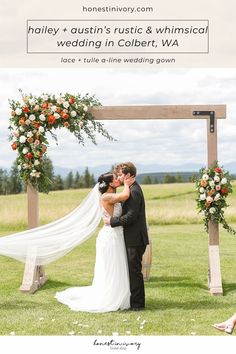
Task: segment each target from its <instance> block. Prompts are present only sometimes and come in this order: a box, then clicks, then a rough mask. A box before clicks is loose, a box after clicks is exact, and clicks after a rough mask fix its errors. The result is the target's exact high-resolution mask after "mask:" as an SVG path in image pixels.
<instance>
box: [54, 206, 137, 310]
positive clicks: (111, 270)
mask: <svg viewBox="0 0 236 354" xmlns="http://www.w3.org/2000/svg"><path fill="white" fill-rule="evenodd" d="M121 212H122V208H121V205H120V204H118V203H117V204H115V206H114V213H113V215H114V216H119V215H121ZM55 298H56V299H57V300H58V301H59V302H61V303H62V304H65V305H67V306H68V307H69V308H70V309H71V310H72V311H85V312H109V311H117V310H119V309H120V310H125V309H128V308H129V307H130V288H129V275H128V265H127V256H126V249H125V243H124V235H123V229H122V227H115V228H112V227H111V226H105V225H104V226H103V228H102V229H101V230H100V232H99V234H98V236H97V240H96V262H95V268H94V278H93V282H92V285H91V286H83V287H74V288H69V289H66V290H65V291H62V292H57V293H56V295H55Z"/></svg>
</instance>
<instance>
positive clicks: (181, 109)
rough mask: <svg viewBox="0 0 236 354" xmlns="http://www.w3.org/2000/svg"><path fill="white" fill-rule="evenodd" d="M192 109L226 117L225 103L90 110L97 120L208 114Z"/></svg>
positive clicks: (116, 107) (110, 107)
mask: <svg viewBox="0 0 236 354" xmlns="http://www.w3.org/2000/svg"><path fill="white" fill-rule="evenodd" d="M194 111H214V112H215V118H217V119H225V118H226V105H146V106H145V105H143V106H101V107H93V108H91V109H90V112H91V113H92V114H93V116H94V117H95V119H98V120H123V119H124V120H135V119H195V120H196V119H206V118H208V116H197V117H196V116H194V115H193V112H194Z"/></svg>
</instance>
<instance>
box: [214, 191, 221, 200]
mask: <svg viewBox="0 0 236 354" xmlns="http://www.w3.org/2000/svg"><path fill="white" fill-rule="evenodd" d="M220 198H221V197H220V193H217V194H216V196H215V198H214V200H215V201H217V200H219V199H220Z"/></svg>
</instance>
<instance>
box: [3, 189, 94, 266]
mask: <svg viewBox="0 0 236 354" xmlns="http://www.w3.org/2000/svg"><path fill="white" fill-rule="evenodd" d="M100 196H101V194H100V192H99V190H98V184H96V185H95V187H94V188H93V189H92V190H91V191H90V193H89V194H88V196H87V197H86V198H85V199H84V200H83V201H82V203H81V204H80V205H79V206H78V207H77V208H76V209H74V210H73V211H72V212H71V213H70V214H68V215H66V216H64V217H63V218H61V219H58V220H56V221H54V222H52V223H49V224H47V225H43V226H40V227H37V228H35V229H31V230H27V231H23V232H18V233H16V234H13V235H9V236H5V237H0V255H4V256H8V257H11V258H14V259H16V260H18V261H21V262H23V263H24V262H26V258H27V256H30V255H34V256H35V257H36V265H44V264H48V263H51V262H52V261H55V260H56V259H58V258H60V257H62V256H64V255H65V254H66V253H68V252H70V251H71V250H72V249H73V248H74V247H76V246H77V245H79V244H80V243H82V242H84V241H86V240H87V239H88V238H89V237H90V236H91V234H92V232H93V231H94V230H95V229H96V227H97V226H98V224H99V222H100V220H101V206H100Z"/></svg>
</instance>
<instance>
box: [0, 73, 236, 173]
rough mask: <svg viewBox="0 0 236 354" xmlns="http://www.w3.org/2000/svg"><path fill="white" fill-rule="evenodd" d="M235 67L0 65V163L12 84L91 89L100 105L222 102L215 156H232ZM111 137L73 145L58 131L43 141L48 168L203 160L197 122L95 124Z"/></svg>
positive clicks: (7, 156) (7, 152)
mask: <svg viewBox="0 0 236 354" xmlns="http://www.w3.org/2000/svg"><path fill="white" fill-rule="evenodd" d="M235 81H236V69H188V70H184V69H178V70H175V69H173V70H152V69H150V70H141V69H135V70H128V69H125V70H117V69H116V70H113V69H108V70H103V69H93V70H91V69H2V70H0V102H1V107H0V147H1V157H0V166H1V167H9V166H10V165H11V164H12V162H13V160H14V159H15V157H16V154H15V153H14V152H13V151H11V148H10V146H9V145H8V142H7V137H8V129H7V127H8V124H9V106H8V99H9V98H11V99H20V94H19V91H18V89H19V88H22V89H23V91H24V92H25V93H28V92H32V93H33V94H35V95H40V94H41V93H43V92H51V93H60V92H71V93H74V94H76V93H81V94H85V93H86V92H89V93H90V94H95V95H96V96H97V97H98V98H99V99H100V101H101V102H102V104H103V105H133V104H134V105H136V104H137V105H138V104H227V114H228V117H227V119H226V120H222V121H218V135H219V161H221V160H222V161H223V162H224V163H225V162H230V161H233V160H235V153H236V151H235V134H236V120H234V119H233V118H234V116H235V114H236V104H235V102H234V101H235V94H236V92H235V91H236V88H235V87H236V86H235ZM102 123H103V124H104V126H105V127H106V128H107V129H108V131H109V132H110V133H111V135H112V136H114V137H115V138H117V140H118V141H117V142H109V141H107V140H106V139H105V138H103V137H101V136H98V137H97V142H98V145H97V146H94V145H93V144H92V143H90V142H87V143H86V146H85V147H82V146H80V145H78V143H77V141H76V139H75V137H74V136H73V135H72V134H69V133H68V132H67V131H65V130H61V131H59V132H58V138H59V139H58V141H59V144H58V146H57V145H55V143H54V142H53V141H51V140H50V148H49V156H50V157H51V158H52V160H53V163H54V164H55V165H59V166H64V167H70V168H76V167H77V166H81V165H86V166H96V165H100V164H104V163H107V164H112V163H114V161H122V160H124V159H125V160H127V159H128V160H132V161H134V162H135V163H138V164H154V163H159V164H175V165H178V164H182V163H188V162H189V163H190V162H195V163H202V164H203V163H205V161H206V146H207V145H206V123H205V121H204V120H201V121H199V120H178V121H177V120H157V121H155V120H138V121H103V122H102Z"/></svg>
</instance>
